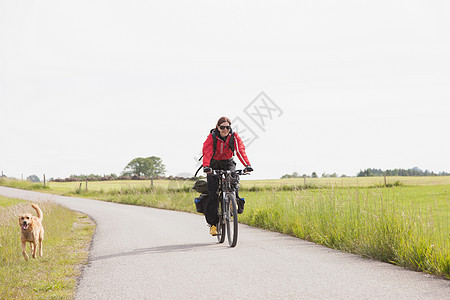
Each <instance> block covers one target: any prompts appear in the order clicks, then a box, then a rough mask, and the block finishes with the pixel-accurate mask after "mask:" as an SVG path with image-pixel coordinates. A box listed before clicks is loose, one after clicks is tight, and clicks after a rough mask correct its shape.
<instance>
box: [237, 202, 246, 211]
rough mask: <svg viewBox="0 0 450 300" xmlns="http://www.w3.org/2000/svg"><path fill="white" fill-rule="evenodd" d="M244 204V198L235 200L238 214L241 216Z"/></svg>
mask: <svg viewBox="0 0 450 300" xmlns="http://www.w3.org/2000/svg"><path fill="white" fill-rule="evenodd" d="M244 204H245V198H237V205H238V214H242V213H243V212H244Z"/></svg>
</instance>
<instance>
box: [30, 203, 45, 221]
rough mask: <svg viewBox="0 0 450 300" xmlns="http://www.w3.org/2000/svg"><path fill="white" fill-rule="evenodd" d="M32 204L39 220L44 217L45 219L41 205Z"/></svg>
mask: <svg viewBox="0 0 450 300" xmlns="http://www.w3.org/2000/svg"><path fill="white" fill-rule="evenodd" d="M31 206H32V207H33V208H34V210H35V211H36V213H37V216H38V218H39V220H41V221H42V219H44V214H43V213H42V210H41V209H40V208H39V206H37V205H36V204H34V203H31Z"/></svg>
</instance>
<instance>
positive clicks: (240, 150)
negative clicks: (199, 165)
mask: <svg viewBox="0 0 450 300" xmlns="http://www.w3.org/2000/svg"><path fill="white" fill-rule="evenodd" d="M230 138H231V133H230V134H228V136H227V138H226V140H225V142H224V141H222V139H221V138H219V133H217V147H216V154H215V155H214V157H212V156H213V152H214V145H213V143H214V142H213V137H212V133H210V134H209V135H208V138H207V139H206V141H205V142H204V143H203V167H209V164H210V162H211V159H212V158H214V159H215V160H224V159H230V158H232V157H233V151H231V149H230V147H229V144H230ZM234 151H235V152H236V156H237V157H238V158H239V160H240V161H241V163H242V164H243V165H244V166H249V165H250V162H249V160H248V157H247V154H245V146H244V143H243V142H242V140H241V138H240V137H239V135H238V134H237V133H236V132H235V133H234Z"/></svg>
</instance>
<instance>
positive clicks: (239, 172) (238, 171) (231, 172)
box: [211, 170, 250, 176]
mask: <svg viewBox="0 0 450 300" xmlns="http://www.w3.org/2000/svg"><path fill="white" fill-rule="evenodd" d="M211 174H213V175H216V176H220V175H222V174H224V175H226V174H237V175H250V172H245V170H236V171H231V170H213V171H212V172H211Z"/></svg>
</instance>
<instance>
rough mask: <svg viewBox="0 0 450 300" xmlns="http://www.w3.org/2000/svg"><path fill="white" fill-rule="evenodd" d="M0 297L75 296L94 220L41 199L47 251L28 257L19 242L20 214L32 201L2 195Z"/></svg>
mask: <svg viewBox="0 0 450 300" xmlns="http://www.w3.org/2000/svg"><path fill="white" fill-rule="evenodd" d="M0 204H1V205H0V249H1V251H0V262H1V263H0V299H72V298H73V297H74V292H75V289H76V280H77V277H78V276H79V275H80V274H81V266H82V265H83V264H84V263H86V262H87V254H88V252H87V250H88V246H89V244H90V240H91V237H92V235H93V231H94V227H95V226H94V224H93V223H92V221H90V220H89V219H88V218H87V217H86V216H84V215H81V214H79V213H76V212H73V211H70V210H68V209H67V208H64V207H62V206H60V205H57V204H53V203H49V202H44V203H39V206H40V207H41V209H42V211H43V212H44V220H43V225H44V228H45V237H44V244H43V245H44V247H43V250H44V255H43V257H41V258H39V257H38V258H37V259H32V258H31V255H30V246H29V245H27V252H28V253H29V255H30V259H29V260H28V261H25V260H24V258H23V257H22V251H21V246H20V227H19V225H18V216H19V215H20V214H22V213H26V212H30V213H33V215H36V213H35V212H34V210H33V208H32V207H31V206H30V203H29V202H27V201H23V200H17V199H10V198H5V197H0Z"/></svg>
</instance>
